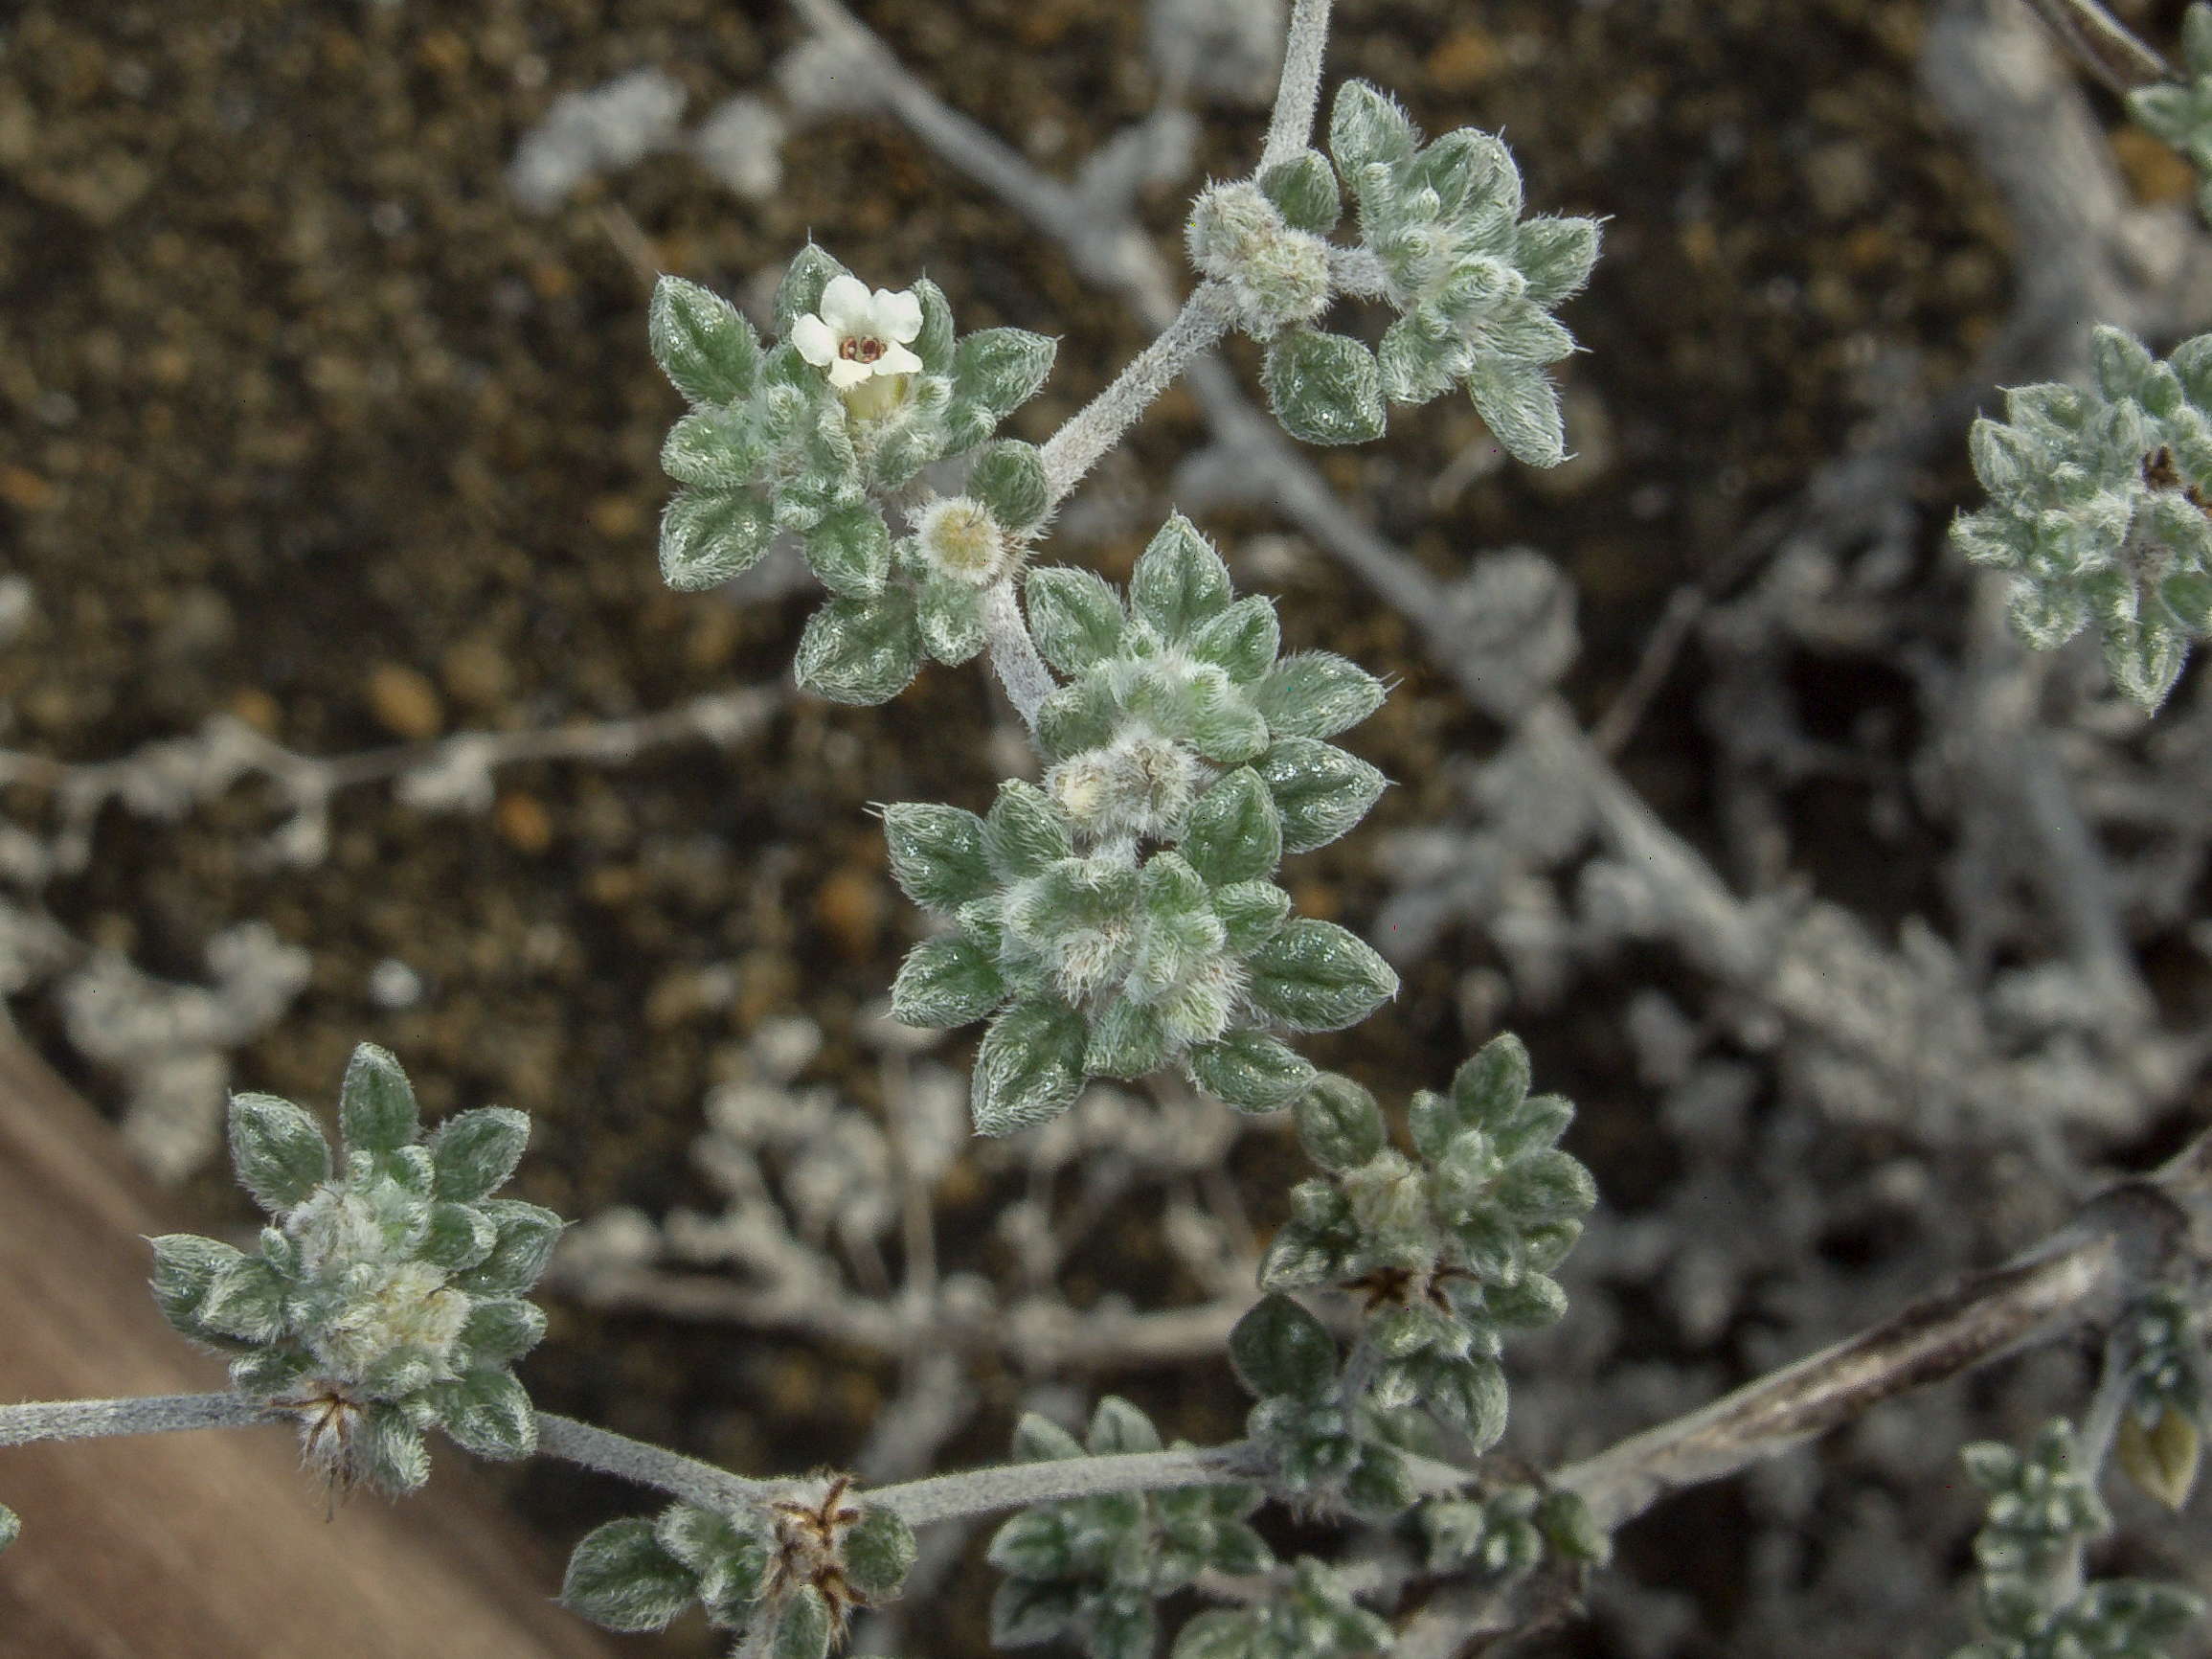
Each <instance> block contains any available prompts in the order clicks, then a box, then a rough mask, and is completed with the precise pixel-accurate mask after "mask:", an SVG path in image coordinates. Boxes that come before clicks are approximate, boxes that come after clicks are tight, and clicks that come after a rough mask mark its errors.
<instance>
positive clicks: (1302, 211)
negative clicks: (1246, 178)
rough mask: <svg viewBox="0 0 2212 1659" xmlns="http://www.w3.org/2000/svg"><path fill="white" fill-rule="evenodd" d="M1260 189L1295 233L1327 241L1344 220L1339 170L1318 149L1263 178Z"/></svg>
mask: <svg viewBox="0 0 2212 1659" xmlns="http://www.w3.org/2000/svg"><path fill="white" fill-rule="evenodd" d="M1259 188H1260V189H1261V190H1262V191H1263V192H1265V193H1266V194H1267V199H1268V200H1270V201H1272V202H1273V203H1275V208H1276V210H1277V211H1278V212H1280V213H1281V215H1282V216H1283V222H1284V223H1285V224H1287V225H1289V226H1290V227H1291V229H1293V230H1299V231H1311V232H1312V233H1313V234H1314V235H1315V236H1320V237H1325V236H1327V235H1328V234H1329V232H1331V231H1333V230H1335V229H1336V228H1337V220H1338V219H1339V218H1341V217H1342V216H1343V196H1342V195H1341V194H1340V193H1339V192H1338V190H1337V174H1336V170H1335V169H1334V168H1332V167H1330V166H1329V161H1328V157H1327V156H1325V155H1323V154H1321V152H1320V150H1318V149H1307V150H1300V151H1299V152H1298V154H1297V155H1294V156H1292V157H1291V158H1290V160H1288V161H1278V162H1276V163H1275V166H1273V167H1271V168H1269V169H1268V170H1267V171H1265V172H1264V173H1262V174H1260V178H1259Z"/></svg>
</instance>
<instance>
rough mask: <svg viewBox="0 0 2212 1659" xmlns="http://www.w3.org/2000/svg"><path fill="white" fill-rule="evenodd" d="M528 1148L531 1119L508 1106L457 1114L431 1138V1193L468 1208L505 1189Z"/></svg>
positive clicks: (488, 1107) (479, 1108) (481, 1108)
mask: <svg viewBox="0 0 2212 1659" xmlns="http://www.w3.org/2000/svg"><path fill="white" fill-rule="evenodd" d="M529 1144H530V1114H529V1113H527V1112H518V1111H516V1110H515V1109H514V1108H513V1107H511V1106H480V1107H478V1108H476V1109H475V1110H473V1111H466V1112H457V1113H455V1114H454V1115H453V1116H452V1117H450V1118H448V1119H446V1120H445V1122H444V1123H442V1124H440V1125H438V1128H437V1130H436V1131H435V1132H434V1133H433V1134H432V1135H431V1137H430V1163H431V1168H432V1170H434V1171H435V1173H434V1175H433V1177H432V1191H433V1192H435V1193H437V1194H438V1196H439V1197H440V1198H446V1199H451V1200H453V1201H455V1202H459V1203H469V1202H472V1201H474V1200H475V1199H478V1198H482V1197H485V1196H486V1195H487V1194H489V1193H493V1192H495V1191H497V1190H498V1189H499V1188H500V1187H502V1186H505V1185H506V1184H507V1179H508V1176H510V1175H512V1174H513V1173H514V1170H515V1166H516V1165H518V1164H520V1163H521V1162H522V1154H523V1148H525V1147H526V1146H528V1145H529Z"/></svg>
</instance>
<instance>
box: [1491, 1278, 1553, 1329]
mask: <svg viewBox="0 0 2212 1659" xmlns="http://www.w3.org/2000/svg"><path fill="white" fill-rule="evenodd" d="M1482 1303H1483V1309H1484V1311H1486V1312H1487V1313H1488V1314H1489V1315H1490V1317H1491V1318H1492V1319H1494V1320H1496V1321H1497V1322H1498V1324H1499V1325H1500V1327H1501V1328H1502V1329H1507V1330H1542V1329H1544V1328H1545V1327H1546V1326H1548V1325H1556V1324H1558V1323H1559V1321H1560V1320H1562V1319H1563V1318H1565V1317H1566V1316H1567V1292H1566V1291H1565V1290H1564V1289H1562V1288H1561V1287H1560V1284H1559V1281H1558V1280H1556V1279H1551V1278H1547V1277H1546V1276H1545V1275H1544V1274H1542V1273H1524V1274H1523V1275H1522V1276H1521V1277H1520V1278H1519V1279H1518V1280H1515V1281H1514V1282H1513V1283H1512V1284H1486V1285H1484V1286H1483V1287H1482Z"/></svg>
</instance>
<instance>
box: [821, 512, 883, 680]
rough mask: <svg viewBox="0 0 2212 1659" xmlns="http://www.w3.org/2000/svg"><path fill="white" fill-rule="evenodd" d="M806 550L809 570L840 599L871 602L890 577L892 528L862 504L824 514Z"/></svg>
mask: <svg viewBox="0 0 2212 1659" xmlns="http://www.w3.org/2000/svg"><path fill="white" fill-rule="evenodd" d="M805 547H806V563H807V565H808V567H809V568H810V569H811V570H812V571H813V572H814V574H815V575H816V576H817V577H819V578H821V580H822V585H823V586H824V587H826V588H827V589H829V591H830V592H831V593H834V594H838V595H840V596H842V597H843V598H846V599H856V600H873V599H875V598H876V597H877V596H878V595H879V594H881V593H882V592H883V587H884V582H885V581H886V580H888V579H889V578H890V576H891V527H890V526H889V525H887V524H885V523H884V521H883V514H882V513H881V512H880V511H877V510H876V509H875V508H874V507H872V506H869V505H868V504H867V503H865V502H864V503H862V504H861V505H860V506H857V507H847V508H842V509H840V510H839V511H836V512H832V513H828V514H826V515H825V516H824V518H823V519H822V520H821V521H820V522H819V523H817V524H816V525H815V526H814V528H813V529H812V530H809V531H808V532H807V533H806V541H805ZM900 683H901V684H902V685H903V684H904V683H905V682H903V681H901V682H900Z"/></svg>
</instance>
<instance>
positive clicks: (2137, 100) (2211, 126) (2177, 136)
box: [2128, 0, 2212, 218]
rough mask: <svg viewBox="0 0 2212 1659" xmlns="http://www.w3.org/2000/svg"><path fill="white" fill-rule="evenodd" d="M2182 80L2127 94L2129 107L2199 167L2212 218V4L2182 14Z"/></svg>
mask: <svg viewBox="0 0 2212 1659" xmlns="http://www.w3.org/2000/svg"><path fill="white" fill-rule="evenodd" d="M2181 57H2182V64H2183V70H2184V77H2183V79H2182V80H2178V81H2172V80H2161V81H2158V82H2156V84H2154V85H2150V86H2139V87H2137V88H2136V89H2135V90H2134V91H2133V92H2131V93H2129V94H2128V113H2129V114H2130V115H2133V117H2134V118H2135V119H2136V120H2137V121H2138V122H2140V123H2141V124H2142V125H2144V126H2145V127H2146V128H2148V129H2149V130H2150V131H2152V132H2155V133H2156V134H2157V135H2158V136H2159V137H2160V138H2162V139H2164V140H2165V141H2166V142H2167V143H2168V144H2170V145H2172V146H2173V147H2174V148H2176V149H2178V150H2179V151H2180V152H2181V153H2182V154H2183V155H2184V156H2186V157H2188V159H2189V163H2190V165H2191V166H2193V167H2194V168H2196V170H2197V175H2198V185H2197V205H2198V208H2199V210H2200V211H2201V213H2202V214H2203V215H2204V216H2205V217H2206V218H2212V6H2207V5H2205V4H2204V3H2203V0H2197V4H2195V5H2193V6H2191V7H2190V8H2189V10H2188V12H2187V13H2186V14H2185V15H2184V16H2183V18H2182V19H2181Z"/></svg>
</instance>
